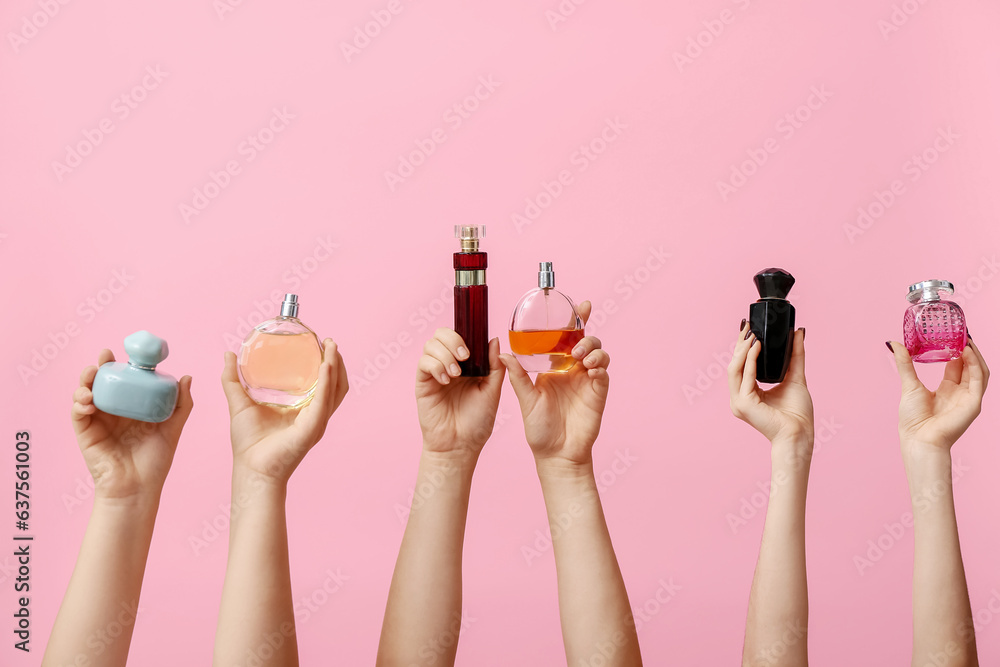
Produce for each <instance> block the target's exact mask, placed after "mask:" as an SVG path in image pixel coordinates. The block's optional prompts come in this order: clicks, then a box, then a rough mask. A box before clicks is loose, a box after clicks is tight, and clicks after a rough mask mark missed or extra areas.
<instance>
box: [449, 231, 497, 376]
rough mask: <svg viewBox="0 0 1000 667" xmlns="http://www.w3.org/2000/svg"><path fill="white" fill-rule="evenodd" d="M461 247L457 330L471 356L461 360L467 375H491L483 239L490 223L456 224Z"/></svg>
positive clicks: (457, 259)
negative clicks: (481, 248)
mask: <svg viewBox="0 0 1000 667" xmlns="http://www.w3.org/2000/svg"><path fill="white" fill-rule="evenodd" d="M455 238H457V239H461V243H462V246H461V250H460V251H459V252H456V253H455V255H454V266H455V331H456V332H458V335H459V336H461V337H462V340H464V341H465V347H466V349H468V350H469V358H468V359H466V360H465V361H460V362H459V366H460V367H461V369H462V376H463V377H486V376H487V375H489V374H490V338H489V321H488V320H489V318H488V314H489V311H488V300H487V297H488V296H489V293H488V291H487V288H486V263H487V262H486V253H485V252H480V251H479V239H482V238H486V225H455Z"/></svg>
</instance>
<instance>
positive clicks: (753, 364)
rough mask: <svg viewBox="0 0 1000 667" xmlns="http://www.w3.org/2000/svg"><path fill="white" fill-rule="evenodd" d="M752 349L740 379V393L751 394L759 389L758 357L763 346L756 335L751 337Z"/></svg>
mask: <svg viewBox="0 0 1000 667" xmlns="http://www.w3.org/2000/svg"><path fill="white" fill-rule="evenodd" d="M749 341H750V350H749V351H748V352H747V362H746V364H744V365H743V377H742V379H741V380H740V394H741V395H743V396H749V395H750V394H752V393H753V392H755V391H756V390H757V357H759V356H760V349H761V348H762V347H763V345H762V344H761V342H760V341H759V340H757V337H756V336H753V335H751V336H750V338H749Z"/></svg>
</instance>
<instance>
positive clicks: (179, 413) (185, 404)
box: [166, 375, 194, 438]
mask: <svg viewBox="0 0 1000 667" xmlns="http://www.w3.org/2000/svg"><path fill="white" fill-rule="evenodd" d="M193 407H194V399H193V398H192V397H191V376H190V375H185V376H184V377H182V378H181V379H180V382H179V383H178V389H177V405H176V407H174V414H172V415H170V418H169V419H168V420H167V424H166V426H167V427H168V428H169V429H170V431H171V432H173V433H174V434H175V436H176V437H177V438H180V435H181V429H183V428H184V424H186V423H187V420H188V417H189V416H190V415H191V409H192V408H193Z"/></svg>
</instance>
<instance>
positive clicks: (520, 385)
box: [500, 354, 535, 413]
mask: <svg viewBox="0 0 1000 667" xmlns="http://www.w3.org/2000/svg"><path fill="white" fill-rule="evenodd" d="M500 361H501V363H503V365H504V366H505V367H506V368H507V378H508V379H509V380H510V387H511V389H513V390H514V395H515V396H517V402H518V404H519V405H520V406H521V412H522V413H523V412H524V411H525V409H526V408H528V407H529V406H530V405H531V402H532V394H534V392H535V384H534V383H533V382H532V381H531V377H530V376H529V375H528V373H527V372H525V370H524V368H522V367H521V362H519V361H518V360H517V357H515V356H514V355H512V354H501V355H500Z"/></svg>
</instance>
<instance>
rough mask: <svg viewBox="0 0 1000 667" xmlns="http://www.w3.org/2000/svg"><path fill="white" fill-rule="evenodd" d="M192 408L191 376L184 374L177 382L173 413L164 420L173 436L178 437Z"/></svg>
mask: <svg viewBox="0 0 1000 667" xmlns="http://www.w3.org/2000/svg"><path fill="white" fill-rule="evenodd" d="M240 389H242V387H240ZM192 408H194V398H193V397H192V396H191V376H190V375H185V376H184V377H182V378H181V379H180V382H178V383H177V405H176V406H175V407H174V414H172V415H170V418H169V419H168V420H167V422H166V423H167V425H168V426H167V428H169V429H171V431H172V432H173V434H174V437H175V438H177V439H180V435H181V429H183V428H184V424H186V423H187V420H188V417H189V416H190V415H191V410H192Z"/></svg>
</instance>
